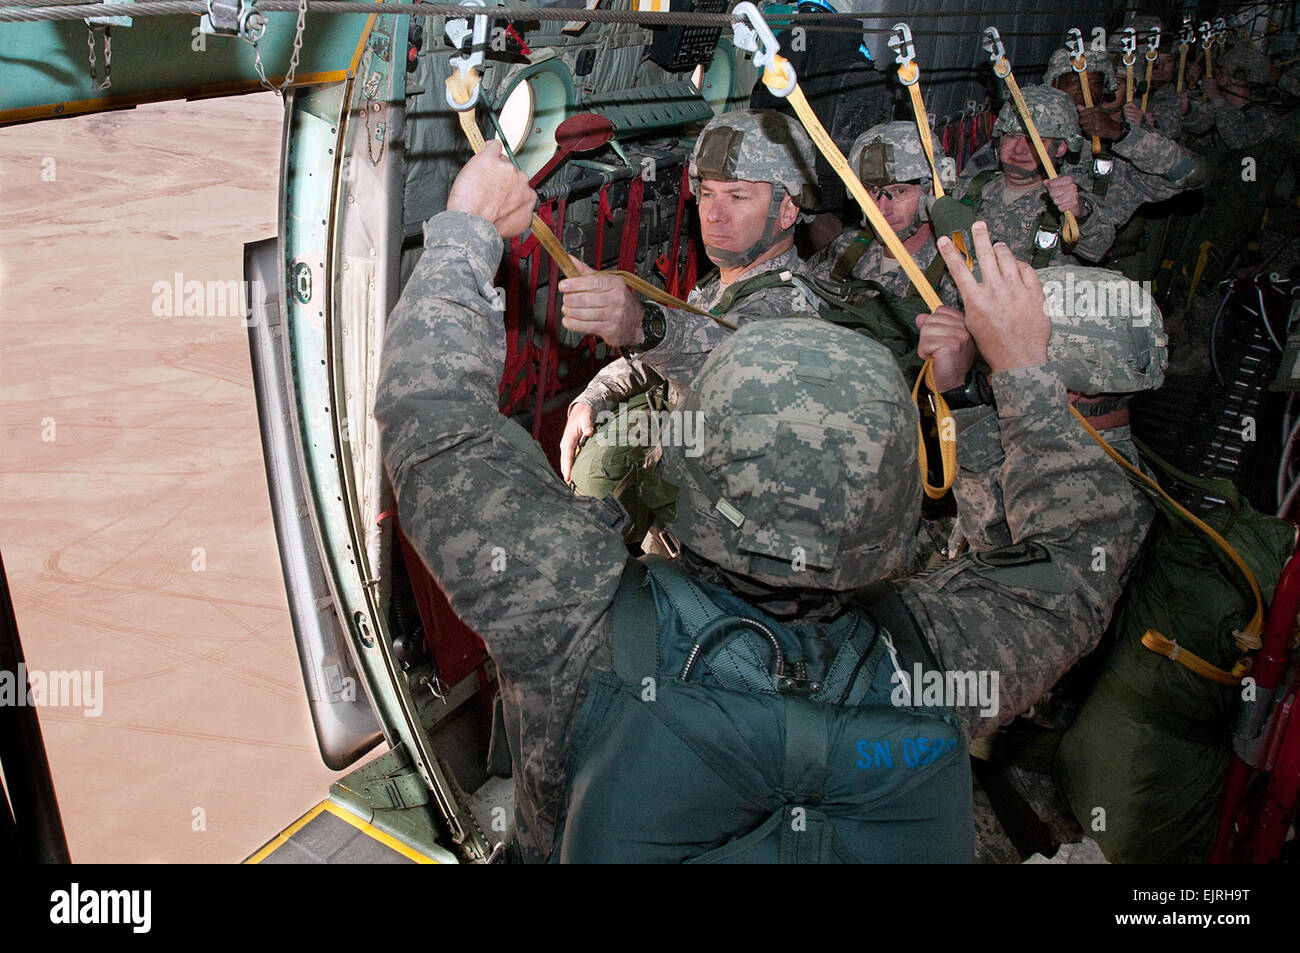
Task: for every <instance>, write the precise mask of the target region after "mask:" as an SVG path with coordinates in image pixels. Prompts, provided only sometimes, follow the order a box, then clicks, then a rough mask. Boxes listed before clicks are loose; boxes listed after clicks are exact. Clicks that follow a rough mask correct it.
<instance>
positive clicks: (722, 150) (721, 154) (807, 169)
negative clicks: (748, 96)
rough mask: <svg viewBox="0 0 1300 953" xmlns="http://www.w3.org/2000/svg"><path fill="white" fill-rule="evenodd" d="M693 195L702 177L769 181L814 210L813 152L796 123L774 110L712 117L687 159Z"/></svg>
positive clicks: (810, 143) (798, 204)
mask: <svg viewBox="0 0 1300 953" xmlns="http://www.w3.org/2000/svg"><path fill="white" fill-rule="evenodd" d="M689 171H690V180H691V191H692V192H693V193H695V194H696V195H699V194H700V180H701V179H716V180H718V181H721V182H735V181H736V180H738V179H743V180H746V181H749V182H771V183H772V184H773V185H779V186H781V187H782V188H784V189H785V190H786V192H788V193H789V194H790V198H791V199H793V200H794V204H795V205H797V206H799V207H800V208H801V209H815V208H816V207H817V151H816V148H815V147H814V146H813V143H812V140H811V139H810V138H808V133H807V132H805V131H804V128H803V126H801V125H799V122H798V120H796V119H793V118H791V117H790V116H786V115H783V114H781V113H779V112H776V111H775V110H772V109H737V110H733V111H732V112H725V113H723V114H722V115H720V116H715V117H714V118H713V119H710V120H709V122H708V123H707V124H706V125H705V127H704V129H703V130H701V132H700V136H699V138H698V139H696V140H695V148H694V149H692V150H691V158H690V170H689Z"/></svg>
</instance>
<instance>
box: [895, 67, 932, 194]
mask: <svg viewBox="0 0 1300 953" xmlns="http://www.w3.org/2000/svg"><path fill="white" fill-rule="evenodd" d="M912 68H913V69H916V68H917V67H916V64H915V63H913V64H912ZM899 72H900V73H901V72H902V70H899ZM907 91H908V93H910V94H911V96H912V115H914V116H915V117H916V130H917V133H918V135H920V137H921V148H922V149H924V150H925V157H926V159H928V160H929V161H930V173H931V174H932V175H933V176H934V197H935V198H936V199H941V198H943V183H942V182H940V181H939V167H938V166H937V165H936V164H935V161H934V141H933V140H932V139H931V138H930V120H929V116H928V114H927V113H926V111H925V100H924V99H922V98H921V84H920V83H912V84H911V85H910V86H908V87H907Z"/></svg>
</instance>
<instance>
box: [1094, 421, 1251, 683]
mask: <svg viewBox="0 0 1300 953" xmlns="http://www.w3.org/2000/svg"><path fill="white" fill-rule="evenodd" d="M1070 412H1071V413H1072V414H1074V416H1075V417H1077V418H1078V420H1079V423H1081V424H1082V425H1083V429H1084V430H1086V431H1087V432H1088V435H1089V436H1090V437H1092V439H1093V440H1095V441H1097V443H1098V444H1100V445H1101V448H1102V450H1104V451H1106V454H1107V455H1108V456H1109V457H1110V458H1111V459H1112V460H1114V461H1115V462H1116V463H1118V464H1119V465H1120V466H1121V467H1123V468H1124V470H1125V472H1127V473H1128V474H1129V475H1130V476H1132V477H1133V479H1135V480H1138V481H1140V482H1141V483H1143V484H1145V485H1146V486H1148V487H1150V488H1151V490H1153V491H1154V492H1155V493H1158V494H1159V495H1160V496H1161V497H1163V498H1164V500H1165V502H1167V503H1169V504H1170V505H1171V506H1172V507H1174V509H1175V510H1177V512H1178V514H1179V515H1180V516H1182V517H1183V518H1184V519H1186V520H1187V521H1188V522H1189V523H1191V524H1192V525H1193V526H1195V527H1196V528H1197V529H1199V530H1200V531H1201V532H1203V533H1204V534H1205V535H1206V536H1209V537H1210V539H1212V540H1213V541H1214V542H1215V544H1216V545H1218V546H1219V548H1220V549H1222V550H1223V551H1224V553H1226V554H1227V556H1228V558H1229V559H1230V560H1231V561H1232V563H1233V564H1234V565H1235V566H1236V567H1237V569H1238V570H1240V572H1241V575H1242V577H1243V578H1244V579H1245V580H1246V584H1247V585H1248V586H1249V587H1250V591H1251V594H1252V595H1253V596H1254V597H1255V612H1254V614H1253V615H1252V616H1251V617H1250V622H1248V623H1247V624H1246V628H1245V629H1243V630H1242V631H1240V632H1237V633H1235V636H1236V640H1237V645H1238V647H1239V648H1240V649H1241V650H1242V651H1243V652H1249V651H1253V650H1255V649H1258V648H1259V647H1260V645H1261V644H1263V642H1262V639H1261V634H1262V633H1263V631H1264V600H1263V597H1262V596H1261V595H1260V592H1259V584H1258V583H1257V582H1256V581H1255V574H1254V573H1252V572H1251V571H1250V567H1249V566H1247V565H1246V561H1245V560H1244V559H1242V558H1241V555H1240V554H1239V553H1238V552H1237V551H1236V550H1235V549H1233V548H1232V545H1231V544H1230V543H1229V542H1228V541H1227V540H1226V539H1224V538H1223V537H1222V536H1220V535H1219V534H1218V533H1217V532H1216V531H1215V530H1214V529H1212V528H1211V527H1210V526H1208V525H1206V523H1205V521H1204V520H1202V519H1201V518H1200V517H1198V516H1196V515H1195V514H1193V513H1191V512H1190V511H1189V510H1187V508H1186V507H1184V506H1183V505H1182V504H1180V503H1178V502H1177V501H1176V500H1175V499H1174V498H1173V497H1171V496H1170V495H1169V494H1168V493H1166V492H1165V489H1164V487H1162V486H1161V485H1160V484H1159V483H1157V482H1156V481H1155V480H1153V479H1152V478H1151V477H1149V476H1147V475H1146V474H1145V473H1143V472H1142V471H1141V470H1139V469H1138V468H1137V467H1135V466H1133V464H1131V463H1130V462H1129V461H1128V460H1127V459H1126V458H1125V457H1124V455H1123V454H1122V453H1120V452H1119V451H1118V450H1116V449H1115V448H1114V447H1112V446H1111V445H1110V444H1109V443H1107V442H1106V438H1105V437H1103V436H1102V435H1101V434H1099V433H1098V432H1097V430H1096V428H1094V427H1093V426H1092V424H1090V423H1088V421H1087V420H1086V419H1085V418H1084V416H1083V415H1082V414H1080V413H1079V411H1078V409H1077V408H1075V407H1073V406H1071V407H1070ZM1142 644H1143V645H1145V646H1146V647H1147V648H1148V649H1150V650H1151V651H1153V652H1159V653H1160V654H1161V655H1166V656H1168V657H1169V658H1170V659H1173V660H1174V661H1176V662H1179V663H1180V664H1182V665H1185V666H1186V667H1187V668H1189V669H1191V670H1192V671H1193V672H1196V673H1197V674H1198V675H1204V676H1205V677H1206V678H1214V679H1215V680H1216V681H1222V678H1220V677H1219V676H1226V677H1228V678H1230V679H1233V678H1234V675H1235V679H1234V680H1233V681H1229V682H1224V684H1232V685H1235V684H1237V683H1238V682H1240V681H1241V677H1242V676H1243V675H1245V673H1246V671H1249V663H1248V662H1245V661H1244V660H1243V662H1239V663H1238V664H1237V665H1236V666H1235V667H1234V669H1233V675H1229V674H1228V673H1225V672H1224V671H1223V670H1222V669H1219V668H1215V667H1214V666H1212V665H1210V664H1209V663H1208V662H1206V661H1205V660H1204V659H1199V658H1197V657H1196V656H1195V655H1193V654H1192V653H1190V652H1187V651H1185V650H1182V649H1178V648H1177V646H1176V643H1174V642H1173V641H1171V640H1170V639H1167V638H1165V637H1164V636H1163V635H1161V634H1160V633H1158V632H1148V633H1147V634H1146V635H1145V636H1143V637H1142ZM1171 647H1172V648H1171ZM1194 663H1199V666H1200V667H1198V666H1197V665H1196V664H1194ZM1243 665H1245V666H1246V667H1245V668H1243V667H1242V666H1243ZM1203 669H1210V670H1213V672H1215V673H1218V675H1213V674H1207V673H1206V671H1204V670H1203ZM1238 670H1241V675H1236V672H1237V671H1238Z"/></svg>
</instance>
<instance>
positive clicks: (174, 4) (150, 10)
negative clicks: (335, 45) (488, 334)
mask: <svg viewBox="0 0 1300 953" xmlns="http://www.w3.org/2000/svg"><path fill="white" fill-rule="evenodd" d="M257 8H258V9H259V10H261V11H262V12H263V13H277V12H284V13H293V12H297V10H298V4H297V3H296V2H295V0H261V2H259V3H258V4H257ZM313 11H314V12H316V13H339V14H341V13H363V14H371V13H398V14H399V15H402V16H444V17H456V18H463V17H465V16H467V15H470V14H471V8H466V7H462V6H460V5H459V4H450V3H414V4H411V3H392V2H385V3H365V2H362V0H309V3H308V12H313ZM417 11H418V12H417ZM483 11H484V12H485V13H486V14H487V15H489V16H492V17H493V18H495V19H504V18H508V19H510V20H537V21H539V22H541V21H548V20H559V21H565V22H568V21H570V20H581V21H588V22H592V23H628V24H635V25H641V26H715V27H724V28H725V27H729V26H731V25H732V24H733V23H739V22H741V21H742V18H740V17H737V16H733V15H732V14H730V13H686V12H673V11H666V12H654V11H649V10H646V11H640V10H600V9H596V10H585V9H557V8H554V7H538V6H505V7H485V8H483ZM206 12H207V4H206V3H205V2H203V0H140V2H136V3H130V4H124V3H67V2H63V3H59V2H55V0H19V2H15V0H0V23H23V22H40V21H44V20H81V19H85V18H88V17H101V16H131V17H144V16H178V15H185V14H191V13H206ZM1065 12H1066V11H1065V10H1064V9H1049V10H1032V11H1030V10H1027V11H1016V10H1005V11H1004V10H999V11H982V12H980V13H978V14H969V16H972V17H978V18H980V19H981V20H984V19H988V18H989V17H992V16H1043V15H1049V14H1052V15H1055V14H1063V13H1065ZM907 16H908V18H909V19H917V18H927V19H928V18H951V17H953V16H954V14H952V13H943V12H939V11H935V12H925V13H920V12H918V13H908V14H907ZM958 16H961V14H958ZM896 17H897V15H896V14H891V13H889V12H887V11H860V12H854V13H821V12H819V13H794V14H783V15H779V16H778V15H773V16H772V18H771V22H772V23H773V24H774V25H777V26H785V25H790V24H799V25H804V24H805V23H806V24H807V25H806V26H804V29H808V30H819V29H820V30H837V31H839V30H843V31H845V32H854V33H889V32H891V30H888V29H863V28H862V27H861V21H863V20H889V19H896ZM812 21H816V22H812ZM828 21H829V22H828ZM840 22H842V23H843V24H844V26H836V25H835V24H836V23H840ZM850 23H858V24H859V26H857V27H850V26H849V24H850ZM970 32H971V31H969V30H954V31H923V34H924V35H928V36H966V35H967V34H969V33H970ZM1021 35H1034V36H1039V35H1041V36H1048V35H1054V34H1048V33H1041V34H1039V33H1035V34H1021Z"/></svg>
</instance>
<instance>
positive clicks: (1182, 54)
mask: <svg viewBox="0 0 1300 953" xmlns="http://www.w3.org/2000/svg"><path fill="white" fill-rule="evenodd" d="M1186 73H1187V47H1185V46H1182V47H1179V48H1178V85H1177V86H1175V87H1174V92H1176V93H1181V92H1182V91H1183V76H1184V75H1185V74H1186Z"/></svg>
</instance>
